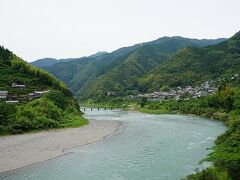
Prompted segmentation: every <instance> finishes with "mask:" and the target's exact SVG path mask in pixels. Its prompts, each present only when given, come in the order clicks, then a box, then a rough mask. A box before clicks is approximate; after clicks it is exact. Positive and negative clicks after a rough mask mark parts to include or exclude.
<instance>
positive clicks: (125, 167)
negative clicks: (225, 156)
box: [0, 110, 226, 180]
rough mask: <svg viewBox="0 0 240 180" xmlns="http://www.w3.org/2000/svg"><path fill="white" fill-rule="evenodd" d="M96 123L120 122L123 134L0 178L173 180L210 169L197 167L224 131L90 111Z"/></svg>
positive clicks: (212, 124) (196, 121) (187, 119)
mask: <svg viewBox="0 0 240 180" xmlns="http://www.w3.org/2000/svg"><path fill="white" fill-rule="evenodd" d="M85 117H86V118H88V119H90V120H91V119H92V120H99V121H101V120H118V121H121V122H122V126H121V127H120V128H119V130H118V131H117V132H116V133H115V134H113V135H111V136H109V137H107V138H105V139H104V140H102V141H98V142H96V143H93V144H88V145H84V146H80V147H78V148H74V149H71V150H69V153H68V154H67V155H64V156H61V157H59V158H55V159H52V160H49V161H45V162H42V163H38V164H35V165H32V166H29V167H25V168H21V169H18V170H16V171H10V172H9V173H5V174H2V175H0V179H4V180H6V179H8V180H10V179H11V180H28V179H31V180H75V179H76V180H77V179H79V180H128V179H129V180H175V179H181V178H184V177H185V176H186V175H188V174H190V173H193V172H194V171H195V169H196V168H198V169H201V168H204V167H205V166H207V165H208V164H199V163H198V162H199V161H200V160H201V159H203V158H204V157H206V156H207V154H208V153H210V152H211V150H210V148H211V147H212V146H213V142H214V140H215V139H216V137H217V136H218V135H220V134H221V133H223V132H224V131H225V130H226V127H225V126H224V125H223V124H222V123H221V122H218V121H213V120H208V119H204V118H198V117H191V116H181V115H149V114H143V113H138V112H126V111H121V110H113V111H103V110H102V111H97V110H94V111H86V114H85Z"/></svg>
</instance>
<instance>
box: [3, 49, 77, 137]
mask: <svg viewBox="0 0 240 180" xmlns="http://www.w3.org/2000/svg"><path fill="white" fill-rule="evenodd" d="M0 94H1V95H0V134H9V133H23V132H26V131H30V130H34V129H44V128H53V127H55V128H56V127H67V126H70V125H71V123H72V121H73V119H77V120H76V121H77V123H78V124H79V123H80V124H81V122H80V121H81V120H80V119H79V118H80V115H81V112H80V110H79V106H78V102H77V100H76V99H75V98H74V97H73V95H72V93H71V91H70V90H69V89H68V88H67V87H66V85H65V84H64V83H63V82H61V81H59V80H57V79H56V78H55V77H53V76H52V75H50V74H49V73H48V72H46V71H44V70H41V69H38V68H36V67H34V66H32V65H30V64H28V63H27V62H25V61H23V60H22V59H20V58H19V57H18V56H16V55H15V54H13V53H12V52H11V51H9V50H8V49H5V48H3V47H1V46H0ZM75 123H76V122H75Z"/></svg>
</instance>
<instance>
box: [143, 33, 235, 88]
mask: <svg viewBox="0 0 240 180" xmlns="http://www.w3.org/2000/svg"><path fill="white" fill-rule="evenodd" d="M239 73H240V32H238V33H236V34H235V35H234V36H233V37H231V38H230V39H228V40H227V41H224V42H221V43H219V44H216V45H211V46H207V47H204V48H197V47H191V48H186V49H183V50H181V51H180V52H178V53H177V54H175V55H174V56H173V57H172V59H171V60H169V61H168V62H165V63H163V64H162V65H160V66H159V67H157V68H156V69H154V70H153V71H152V72H150V73H148V74H147V75H145V76H144V77H142V78H140V80H139V89H140V90H141V91H144V92H145V91H150V92H152V91H156V90H159V89H160V88H161V87H163V86H169V87H176V86H187V85H199V84H201V83H203V82H205V81H210V80H217V79H218V78H220V77H227V76H229V77H231V76H232V75H234V74H239Z"/></svg>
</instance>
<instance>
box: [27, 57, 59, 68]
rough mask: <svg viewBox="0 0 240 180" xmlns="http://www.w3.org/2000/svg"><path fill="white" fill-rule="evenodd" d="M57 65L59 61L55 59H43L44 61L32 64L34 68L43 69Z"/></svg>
mask: <svg viewBox="0 0 240 180" xmlns="http://www.w3.org/2000/svg"><path fill="white" fill-rule="evenodd" d="M56 63H58V60H57V59H54V58H43V59H38V60H36V61H34V62H32V63H31V64H32V65H33V66H36V67H39V68H42V67H47V66H51V65H53V64H56Z"/></svg>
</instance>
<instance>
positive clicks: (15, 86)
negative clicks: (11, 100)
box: [12, 83, 26, 88]
mask: <svg viewBox="0 0 240 180" xmlns="http://www.w3.org/2000/svg"><path fill="white" fill-rule="evenodd" d="M12 87H13V88H25V87H26V85H24V84H16V83H12Z"/></svg>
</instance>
